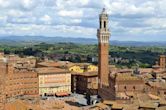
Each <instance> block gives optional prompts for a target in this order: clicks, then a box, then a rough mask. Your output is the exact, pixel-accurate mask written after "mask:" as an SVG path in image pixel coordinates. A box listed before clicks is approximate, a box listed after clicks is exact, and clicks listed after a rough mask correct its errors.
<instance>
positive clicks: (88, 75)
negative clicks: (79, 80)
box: [76, 71, 98, 77]
mask: <svg viewBox="0 0 166 110" xmlns="http://www.w3.org/2000/svg"><path fill="white" fill-rule="evenodd" d="M76 75H80V76H85V77H90V76H97V75H98V72H97V71H92V72H84V73H79V74H76Z"/></svg>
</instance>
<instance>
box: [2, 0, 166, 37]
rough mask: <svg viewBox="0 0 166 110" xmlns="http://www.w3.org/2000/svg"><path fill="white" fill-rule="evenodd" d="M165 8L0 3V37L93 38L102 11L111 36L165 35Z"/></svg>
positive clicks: (69, 0) (106, 1) (152, 3)
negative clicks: (105, 12)
mask: <svg viewBox="0 0 166 110" xmlns="http://www.w3.org/2000/svg"><path fill="white" fill-rule="evenodd" d="M165 4H166V0H0V29H1V30H0V34H4V33H5V32H6V35H8V34H11V33H13V34H20V35H21V34H27V35H28V34H31V35H32V33H33V35H38V34H43V35H49V36H51V35H52V36H54V35H56V33H59V34H62V36H63V35H64V36H65V35H66V36H68V35H69V34H71V36H72V35H75V36H79V35H80V36H83V35H85V36H86V35H87V36H92V37H95V36H96V28H98V14H99V13H100V12H101V10H102V9H101V8H102V7H106V9H107V11H108V13H109V14H110V21H111V23H110V27H111V32H112V35H113V36H116V35H121V36H123V35H128V36H133V35H140V36H144V35H145V34H146V35H148V36H150V35H151V34H160V33H162V34H165V33H166V13H165V12H166V7H165ZM4 27H5V28H4ZM3 30H4V31H3ZM66 33H68V34H66ZM132 38H133V37H132Z"/></svg>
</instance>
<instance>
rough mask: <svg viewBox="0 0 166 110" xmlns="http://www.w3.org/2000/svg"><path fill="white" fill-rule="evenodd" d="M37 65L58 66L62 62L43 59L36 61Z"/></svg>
mask: <svg viewBox="0 0 166 110" xmlns="http://www.w3.org/2000/svg"><path fill="white" fill-rule="evenodd" d="M38 65H39V66H45V67H60V66H62V64H61V63H60V62H55V61H45V62H41V63H38Z"/></svg>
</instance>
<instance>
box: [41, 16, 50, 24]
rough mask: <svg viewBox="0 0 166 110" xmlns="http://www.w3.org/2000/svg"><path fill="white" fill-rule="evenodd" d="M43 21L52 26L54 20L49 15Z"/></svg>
mask: <svg viewBox="0 0 166 110" xmlns="http://www.w3.org/2000/svg"><path fill="white" fill-rule="evenodd" d="M41 21H43V22H44V23H45V24H51V21H52V18H51V17H50V16H49V15H44V16H43V17H42V18H41Z"/></svg>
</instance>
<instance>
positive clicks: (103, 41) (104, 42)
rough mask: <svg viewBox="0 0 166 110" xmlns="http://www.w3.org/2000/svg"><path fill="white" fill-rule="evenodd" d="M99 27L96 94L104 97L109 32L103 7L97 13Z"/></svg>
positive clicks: (107, 69) (106, 85)
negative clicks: (99, 12) (97, 84)
mask: <svg viewBox="0 0 166 110" xmlns="http://www.w3.org/2000/svg"><path fill="white" fill-rule="evenodd" d="M99 23H100V24H99V25H100V26H99V29H98V30H97V37H98V46H99V52H98V54H99V55H98V56H99V57H98V58H99V60H98V61H99V63H98V68H99V71H98V75H99V87H98V88H99V89H98V95H99V96H100V97H101V98H102V99H104V97H105V96H108V94H107V92H106V91H108V89H107V88H109V67H108V66H109V64H108V63H109V59H108V57H109V55H108V50H109V36H110V32H109V29H108V14H107V13H106V10H105V8H104V9H103V11H102V13H101V14H100V15H99Z"/></svg>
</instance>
